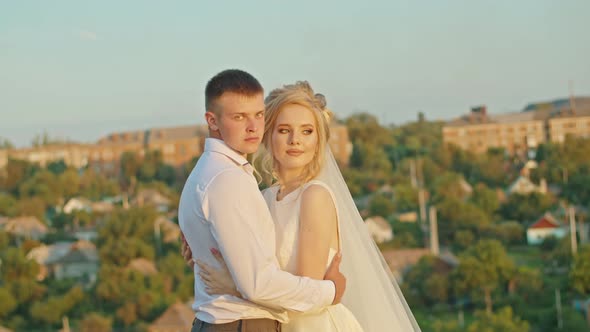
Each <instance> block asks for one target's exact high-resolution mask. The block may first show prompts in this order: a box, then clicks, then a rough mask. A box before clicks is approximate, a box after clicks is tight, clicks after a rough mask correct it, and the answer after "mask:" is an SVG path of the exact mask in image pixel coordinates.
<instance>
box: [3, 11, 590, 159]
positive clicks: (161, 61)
mask: <svg viewBox="0 0 590 332" xmlns="http://www.w3.org/2000/svg"><path fill="white" fill-rule="evenodd" d="M588 13H590V1H586V0H579V1H574V0H571V1H569V0H563V1H550V0H547V1H546V0H519V1H469V0H462V1H459V0H449V1H442V0H441V1H391V0H383V1H376V0H366V1H347V0H339V1H308V0H298V1H281V0H274V1H271V0H269V1H266V0H265V1H258V0H251V1H225V0H217V1H205V0H201V1H199V0H195V1H147V0H146V1H110V0H103V1H94V2H90V1H65V0H64V1H57V0H56V1H9V0H0V137H1V138H4V139H8V140H9V141H11V142H12V143H13V144H15V145H16V146H17V147H23V146H28V145H30V144H31V141H32V139H33V138H34V137H35V136H36V135H38V134H41V133H44V132H46V133H47V134H48V135H49V136H50V137H54V138H62V139H63V138H67V139H70V140H74V141H80V142H95V141H96V140H98V139H99V138H100V137H102V136H105V135H107V134H109V133H111V132H117V131H124V130H136V129H147V128H151V127H159V126H163V127H165V126H182V125H191V124H199V123H204V89H205V85H206V83H207V80H208V79H209V78H211V77H212V76H213V75H215V74H216V73H218V72H219V71H221V70H224V69H227V68H239V69H243V70H246V71H248V72H250V73H252V74H253V75H254V76H256V77H257V78H258V79H259V80H260V82H261V83H262V85H263V86H264V87H265V89H266V91H267V92H268V91H270V90H271V89H273V88H275V87H278V86H280V85H282V84H288V83H293V82H295V81H297V80H308V81H309V82H310V84H311V85H312V86H313V88H314V89H315V90H316V92H321V93H323V94H324V95H325V96H326V98H327V100H328V106H329V107H330V108H331V109H332V110H333V111H334V112H335V114H336V116H337V117H339V118H345V117H347V116H349V115H351V114H353V113H355V112H361V111H364V112H369V113H372V114H374V115H375V116H376V117H377V118H378V119H379V121H380V122H381V123H382V124H384V125H385V124H396V125H400V124H404V123H407V122H410V121H414V120H415V119H416V118H417V114H418V112H420V111H421V112H424V114H425V115H426V118H427V119H430V120H450V119H452V118H454V117H457V116H460V115H462V114H464V113H466V112H468V111H469V108H470V107H472V106H476V105H482V104H483V105H487V106H488V112H491V113H504V112H512V111H520V110H521V109H522V108H523V107H524V106H525V105H526V104H527V103H530V102H537V101H546V100H551V99H555V98H563V97H568V95H569V84H570V83H569V82H572V84H573V85H572V86H573V91H574V93H575V94H576V95H587V96H588V95H590V20H589V19H588Z"/></svg>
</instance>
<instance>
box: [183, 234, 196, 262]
mask: <svg viewBox="0 0 590 332" xmlns="http://www.w3.org/2000/svg"><path fill="white" fill-rule="evenodd" d="M180 238H181V240H182V245H181V246H180V254H182V258H184V261H185V262H186V265H188V266H189V267H190V268H191V269H192V268H193V266H194V265H195V262H194V261H193V252H192V250H191V248H190V247H189V246H188V242H186V238H185V237H184V234H183V233H182V232H180Z"/></svg>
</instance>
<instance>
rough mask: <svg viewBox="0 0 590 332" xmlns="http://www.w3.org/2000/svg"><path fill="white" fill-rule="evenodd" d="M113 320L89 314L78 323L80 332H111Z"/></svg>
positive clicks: (93, 313) (92, 313)
mask: <svg viewBox="0 0 590 332" xmlns="http://www.w3.org/2000/svg"><path fill="white" fill-rule="evenodd" d="M112 325H113V320H112V319H111V318H109V317H105V316H102V315H100V314H97V313H95V312H91V313H89V314H87V315H86V316H84V318H83V319H82V320H81V321H80V332H111V331H112V330H113V328H112Z"/></svg>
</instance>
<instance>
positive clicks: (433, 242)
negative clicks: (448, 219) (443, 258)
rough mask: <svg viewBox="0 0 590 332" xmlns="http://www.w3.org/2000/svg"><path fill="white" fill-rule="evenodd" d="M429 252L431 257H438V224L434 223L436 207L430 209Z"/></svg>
mask: <svg viewBox="0 0 590 332" xmlns="http://www.w3.org/2000/svg"><path fill="white" fill-rule="evenodd" d="M429 212H430V218H429V219H430V251H431V252H432V254H433V255H435V256H438V255H439V253H440V247H439V245H438V224H437V221H436V207H434V206H431V207H430V211H429Z"/></svg>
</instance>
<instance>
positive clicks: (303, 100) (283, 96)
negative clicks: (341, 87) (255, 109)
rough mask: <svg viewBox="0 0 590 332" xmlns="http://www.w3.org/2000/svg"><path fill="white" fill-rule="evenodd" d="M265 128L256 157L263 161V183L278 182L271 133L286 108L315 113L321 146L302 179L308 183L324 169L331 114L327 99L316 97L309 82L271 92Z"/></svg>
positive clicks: (318, 147) (268, 97) (267, 105)
mask: <svg viewBox="0 0 590 332" xmlns="http://www.w3.org/2000/svg"><path fill="white" fill-rule="evenodd" d="M264 105H265V113H264V116H265V125H264V135H263V137H262V148H261V149H259V152H258V153H257V154H256V155H255V159H256V160H259V161H260V164H259V167H260V169H261V173H262V174H261V176H262V180H263V181H264V182H265V183H266V184H267V185H271V184H273V183H274V182H275V181H279V182H280V179H279V178H278V175H277V173H276V172H275V170H276V167H277V165H276V160H275V158H274V157H273V155H272V132H273V129H274V127H275V125H276V122H277V118H278V116H279V114H280V113H281V111H282V110H283V108H284V107H285V106H286V105H300V106H303V107H305V108H307V109H309V110H310V111H312V113H313V116H314V118H315V122H316V127H317V128H316V132H317V134H318V144H317V146H316V151H315V154H314V156H313V159H312V160H311V162H310V163H309V164H308V165H307V166H306V167H305V168H304V170H303V172H302V173H301V175H300V177H301V180H302V183H305V182H307V181H309V180H311V179H313V178H315V177H316V176H318V174H319V173H320V171H321V170H322V168H323V166H324V155H325V152H326V146H327V144H328V139H329V138H330V120H331V118H332V112H331V111H330V110H329V109H327V108H326V98H325V97H324V96H323V95H322V94H315V93H314V92H313V89H312V88H311V86H310V85H309V83H308V82H307V81H298V82H296V83H295V84H288V85H284V86H283V87H282V88H278V89H274V90H272V91H271V92H270V93H269V95H268V96H267V97H266V99H265V100H264Z"/></svg>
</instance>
